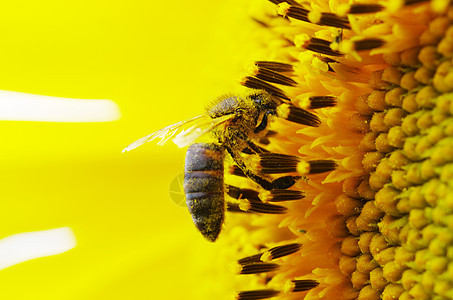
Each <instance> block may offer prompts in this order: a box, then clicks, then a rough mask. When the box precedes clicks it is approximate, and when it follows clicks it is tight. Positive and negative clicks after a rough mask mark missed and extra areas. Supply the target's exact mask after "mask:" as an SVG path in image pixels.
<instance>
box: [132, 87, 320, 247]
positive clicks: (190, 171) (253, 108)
mask: <svg viewBox="0 0 453 300" xmlns="http://www.w3.org/2000/svg"><path fill="white" fill-rule="evenodd" d="M274 116H277V117H282V118H285V119H287V120H289V121H293V122H296V123H300V124H306V125H310V126H318V125H319V123H320V122H319V119H318V118H317V116H316V115H314V114H312V113H310V112H308V111H306V110H303V109H301V108H298V107H296V106H294V105H292V104H290V102H288V101H284V100H282V99H280V98H278V97H275V96H273V95H271V94H269V93H268V92H266V91H254V92H251V93H249V94H247V95H245V96H224V97H221V98H219V99H217V100H215V101H214V102H212V103H211V104H210V105H209V106H208V107H207V108H206V111H205V113H204V114H203V115H200V116H197V117H194V118H192V119H189V120H187V121H181V122H178V123H176V124H173V125H170V126H167V127H165V128H162V129H160V130H158V131H156V132H153V133H151V134H149V135H147V136H145V137H143V138H141V139H139V140H137V141H135V142H133V143H132V144H130V145H129V146H128V147H126V148H125V149H124V150H123V152H124V151H130V150H132V149H135V148H137V147H139V146H141V145H143V144H144V143H147V142H150V141H153V140H155V139H160V141H159V142H158V145H163V144H165V143H166V142H167V141H169V140H172V141H173V142H174V143H175V144H176V145H177V146H179V147H185V146H188V145H190V146H189V148H188V150H187V153H186V159H185V169H184V193H185V195H186V202H187V207H188V209H189V212H190V214H191V215H192V219H193V222H194V223H195V225H196V227H197V228H198V230H199V231H200V232H201V233H202V234H203V236H204V237H205V238H206V239H207V240H209V241H211V242H214V241H215V240H216V239H217V237H218V236H219V234H220V231H221V229H222V224H223V222H224V218H225V206H226V204H225V195H224V194H225V184H224V159H225V156H226V153H228V155H229V156H231V158H232V159H233V161H234V163H235V164H236V165H237V167H238V168H239V169H240V170H241V171H242V172H243V174H245V176H247V177H248V178H250V179H251V180H253V181H254V182H256V183H257V184H258V185H260V186H261V187H262V188H264V189H265V190H274V189H288V188H289V187H291V186H292V185H294V184H295V182H296V181H297V180H298V179H300V176H283V177H280V178H277V179H275V180H272V178H271V177H269V176H267V175H265V174H263V173H260V172H259V171H256V170H254V169H253V168H250V167H249V166H247V163H246V160H245V159H244V153H248V154H261V153H265V152H268V151H267V150H265V149H264V148H262V147H260V146H258V145H257V144H255V142H254V140H257V139H259V138H260V137H264V136H265V134H266V132H267V131H268V129H267V127H268V122H269V121H270V118H273V117H274ZM207 134H209V135H211V138H212V139H213V141H212V142H208V143H194V142H195V141H196V140H197V139H199V138H200V137H202V136H205V135H207Z"/></svg>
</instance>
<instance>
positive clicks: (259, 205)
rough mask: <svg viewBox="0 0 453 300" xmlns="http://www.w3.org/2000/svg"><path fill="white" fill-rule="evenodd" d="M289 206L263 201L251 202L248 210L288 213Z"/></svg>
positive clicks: (264, 212)
mask: <svg viewBox="0 0 453 300" xmlns="http://www.w3.org/2000/svg"><path fill="white" fill-rule="evenodd" d="M286 210H287V208H286V207H284V206H280V205H275V204H269V203H263V202H249V205H248V207H247V209H246V211H249V212H256V213H262V214H272V215H279V214H284V213H286Z"/></svg>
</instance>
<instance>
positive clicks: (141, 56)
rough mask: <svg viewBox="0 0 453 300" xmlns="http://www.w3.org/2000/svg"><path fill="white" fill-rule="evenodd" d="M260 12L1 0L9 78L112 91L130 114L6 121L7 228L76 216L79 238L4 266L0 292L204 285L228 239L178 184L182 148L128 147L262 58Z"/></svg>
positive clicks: (240, 7)
mask: <svg viewBox="0 0 453 300" xmlns="http://www.w3.org/2000/svg"><path fill="white" fill-rule="evenodd" d="M257 1H258V2H261V1H265V0H257ZM252 2H253V1H252ZM251 14H252V13H251V9H250V3H249V1H242V0H227V1H207V0H198V1H168V2H166V1H134V0H128V1H101V0H90V1H85V0H69V1H68V0H65V1H61V0H58V1H50V0H42V1H34V0H29V1H20V0H19V1H2V4H0V89H2V90H12V91H20V92H26V93H33V94H41V95H51V96H59V97H69V98H87V99H95V98H97V99H110V100H113V101H115V102H116V103H117V104H118V105H119V107H120V109H121V113H122V118H121V120H119V121H115V122H108V123H46V122H8V121H1V122H0V132H1V140H2V146H1V151H0V154H1V155H0V166H1V172H0V184H1V189H0V193H1V202H0V203H1V208H0V220H1V221H0V222H1V224H0V230H1V231H0V232H1V234H0V238H3V237H6V236H9V235H12V234H16V233H20V232H27V231H34V230H45V229H51V228H56V227H62V226H69V227H71V228H72V229H73V231H74V232H75V234H76V238H77V243H78V244H77V246H76V248H74V249H72V250H70V251H68V252H66V253H64V254H60V255H57V256H51V257H45V258H39V259H35V260H32V261H28V262H24V263H21V264H18V265H15V266H12V267H9V268H7V269H4V270H1V271H0V282H1V285H0V286H1V287H0V299H4V300H16V299H17V300H18V299H27V300H30V299H46V300H51V299H59V300H65V299H200V298H199V297H201V296H199V295H198V294H199V293H198V287H199V286H200V285H203V284H204V278H208V277H209V278H211V279H210V280H211V281H215V278H217V277H216V276H219V274H217V273H216V272H214V273H203V272H204V271H203V267H200V265H212V264H215V262H216V260H217V253H218V252H217V251H219V249H218V246H216V245H212V244H209V243H208V242H206V241H205V240H204V239H203V238H202V236H201V235H200V234H199V233H198V232H197V231H196V229H195V227H194V226H193V224H192V221H191V218H190V216H189V214H188V212H187V211H186V209H185V208H181V207H180V206H177V205H176V204H174V203H173V202H172V201H171V199H170V197H169V191H168V189H169V184H170V182H171V180H172V179H173V178H174V177H175V176H177V175H178V174H180V173H181V172H182V168H183V161H184V152H185V151H184V150H183V149H178V148H177V147H176V146H175V145H173V144H172V143H169V144H168V145H166V146H165V147H158V146H155V145H151V144H149V145H147V146H146V147H145V146H144V147H142V148H139V149H137V150H135V151H133V152H130V153H127V154H121V150H122V149H123V148H124V147H125V146H127V145H128V144H129V143H130V142H132V141H134V140H135V139H137V138H139V137H142V136H144V135H146V134H148V133H150V132H152V131H154V130H157V129H159V128H161V127H164V126H166V125H169V124H172V123H175V122H177V121H179V120H184V119H188V118H190V117H192V116H195V115H197V114H199V113H201V111H202V109H203V105H204V103H207V102H208V101H210V99H212V98H213V97H216V96H217V95H219V94H222V93H225V92H228V91H231V90H235V89H237V88H238V86H239V84H238V80H239V79H240V78H241V76H243V75H244V74H245V73H246V71H245V67H244V66H245V65H246V64H247V63H249V62H251V61H253V60H256V59H259V58H261V57H260V55H261V54H259V53H258V52H256V51H252V50H250V49H256V45H258V44H260V42H262V41H259V37H258V36H257V35H256V34H255V32H256V30H257V28H258V27H257V26H256V25H255V24H253V23H252V21H250V15H251ZM200 259H202V260H203V262H200ZM218 273H220V272H218ZM220 275H221V274H220ZM219 278H221V277H219ZM221 285H222V283H221V282H219V289H218V290H219V293H220V292H221V291H222V288H221ZM212 289H213V290H216V287H212ZM213 293H214V294H215V293H216V292H215V291H214V292H213ZM222 298H227V296H225V297H223V296H221V299H222ZM207 299H208V298H207Z"/></svg>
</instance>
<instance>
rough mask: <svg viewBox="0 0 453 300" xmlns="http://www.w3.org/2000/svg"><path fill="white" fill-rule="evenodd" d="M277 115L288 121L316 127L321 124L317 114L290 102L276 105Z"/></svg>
mask: <svg viewBox="0 0 453 300" xmlns="http://www.w3.org/2000/svg"><path fill="white" fill-rule="evenodd" d="M277 115H278V116H279V117H280V118H283V119H286V120H288V121H290V122H294V123H298V124H303V125H308V126H313V127H318V126H319V125H320V124H321V120H319V118H318V116H316V115H315V114H312V113H311V112H308V111H306V110H305V109H302V108H299V107H297V106H294V105H291V104H287V103H285V104H281V105H279V106H278V107H277Z"/></svg>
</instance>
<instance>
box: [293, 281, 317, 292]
mask: <svg viewBox="0 0 453 300" xmlns="http://www.w3.org/2000/svg"><path fill="white" fill-rule="evenodd" d="M292 285H293V288H292V292H293V293H296V292H303V291H308V290H311V289H312V288H315V287H317V286H318V285H319V282H317V281H315V280H311V279H307V280H293V281H292Z"/></svg>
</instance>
